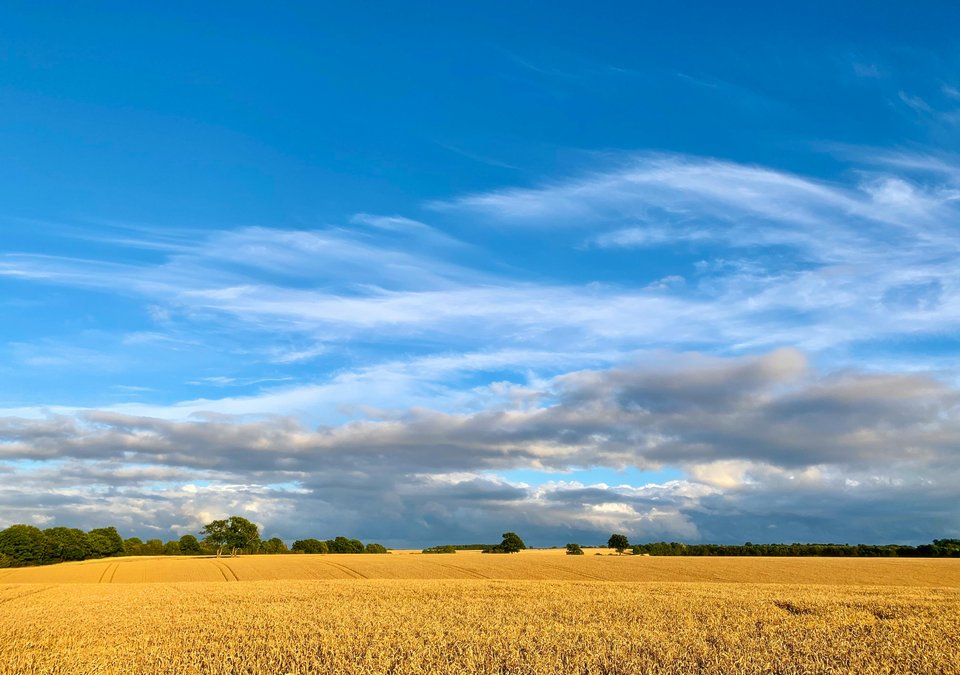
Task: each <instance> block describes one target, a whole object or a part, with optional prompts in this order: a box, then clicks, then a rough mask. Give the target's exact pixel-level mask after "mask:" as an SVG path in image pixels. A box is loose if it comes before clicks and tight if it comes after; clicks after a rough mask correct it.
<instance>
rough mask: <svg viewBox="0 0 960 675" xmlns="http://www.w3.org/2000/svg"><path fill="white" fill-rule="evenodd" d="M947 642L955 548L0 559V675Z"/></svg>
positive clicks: (549, 666)
mask: <svg viewBox="0 0 960 675" xmlns="http://www.w3.org/2000/svg"><path fill="white" fill-rule="evenodd" d="M591 553H592V552H591ZM958 644H960V561H958V560H901V559H892V560H883V559H829V558H814V559H797V558H786V559H784V558H776V559H774V558H762V559H754V558H750V559H746V558H724V559H677V558H653V557H640V556H637V557H631V556H623V557H619V556H606V555H603V556H595V555H589V554H588V555H587V556H581V557H572V556H571V557H567V556H564V555H563V554H562V552H560V551H525V552H523V553H521V554H519V555H515V556H489V555H481V554H479V553H473V552H461V553H458V554H455V555H448V556H426V555H419V554H413V553H394V554H393V555H387V556H365V555H356V556H352V555H339V556H303V555H300V556H296V555H289V556H249V557H241V558H233V559H229V558H225V559H222V560H216V559H211V558H121V559H112V560H98V561H86V562H81V563H70V564H63V565H55V566H49V567H41V568H24V569H16V570H3V571H0V672H3V673H84V672H108V673H113V672H116V673H120V672H125V673H128V672H166V673H191V672H192V673H207V672H213V673H227V672H254V673H260V672H262V673H276V672H291V673H307V672H356V673H361V672H364V673H365V672H415V673H420V672H424V673H426V672H465V671H469V672H520V673H525V672H526V673H534V672H538V673H540V672H583V673H586V672H608V673H613V672H622V673H633V672H676V673H681V672H692V671H693V672H696V671H702V672H771V671H775V672H785V673H789V672H940V673H951V672H960V665H958V663H960V648H958V646H957V645H958Z"/></svg>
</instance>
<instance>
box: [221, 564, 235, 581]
mask: <svg viewBox="0 0 960 675" xmlns="http://www.w3.org/2000/svg"><path fill="white" fill-rule="evenodd" d="M218 564H220V565H223V566H224V567H226V568H227V571H228V572H229V573H230V574H231V575H232V576H233V580H234V581H240V577H238V576H237V573H236V572H234V571H233V568H232V567H230V565H228V564H227V563H225V562H223V561H220V562H219V563H218Z"/></svg>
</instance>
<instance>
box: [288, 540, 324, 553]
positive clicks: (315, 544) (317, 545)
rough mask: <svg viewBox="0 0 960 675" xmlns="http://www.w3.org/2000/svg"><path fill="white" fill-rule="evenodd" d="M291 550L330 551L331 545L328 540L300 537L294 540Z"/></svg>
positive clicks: (304, 551) (302, 551)
mask: <svg viewBox="0 0 960 675" xmlns="http://www.w3.org/2000/svg"><path fill="white" fill-rule="evenodd" d="M290 550H292V551H295V552H297V553H329V552H330V547H329V546H327V542H325V541H320V540H319V539H298V540H296V541H295V542H293V546H292V547H291V549H290Z"/></svg>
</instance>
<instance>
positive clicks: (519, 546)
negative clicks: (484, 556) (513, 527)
mask: <svg viewBox="0 0 960 675" xmlns="http://www.w3.org/2000/svg"><path fill="white" fill-rule="evenodd" d="M526 547H527V545H526V544H524V543H523V539H521V538H520V537H519V536H518V535H517V533H516V532H504V533H503V541H502V542H500V543H499V544H497V545H496V546H488V547H486V548H484V549H483V553H519V552H520V551H522V550H523V549H525V548H526Z"/></svg>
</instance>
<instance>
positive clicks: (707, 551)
mask: <svg viewBox="0 0 960 675" xmlns="http://www.w3.org/2000/svg"><path fill="white" fill-rule="evenodd" d="M633 553H634V555H644V554H646V555H674V556H680V555H685V556H822V557H848V558H960V539H934V540H933V543H932V544H921V545H920V546H903V545H900V544H886V545H882V546H877V545H873V544H857V545H855V546H851V545H849V544H753V543H750V542H747V543H745V544H744V545H743V546H737V545H724V544H681V543H678V542H675V541H672V542H670V543H667V542H664V541H659V542H656V543H652V544H638V545H636V546H634V547H633Z"/></svg>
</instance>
